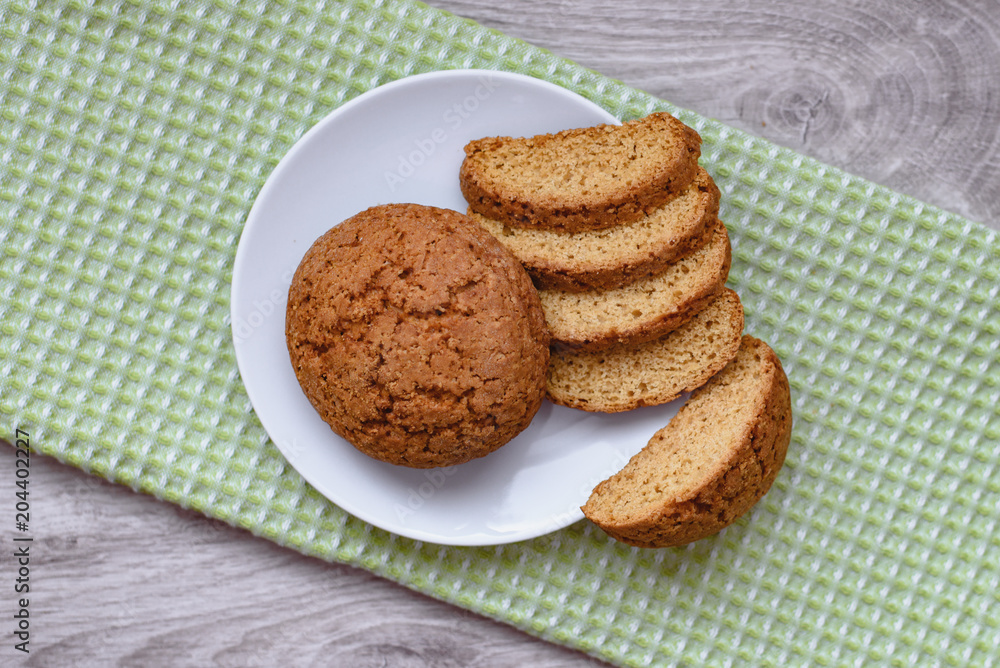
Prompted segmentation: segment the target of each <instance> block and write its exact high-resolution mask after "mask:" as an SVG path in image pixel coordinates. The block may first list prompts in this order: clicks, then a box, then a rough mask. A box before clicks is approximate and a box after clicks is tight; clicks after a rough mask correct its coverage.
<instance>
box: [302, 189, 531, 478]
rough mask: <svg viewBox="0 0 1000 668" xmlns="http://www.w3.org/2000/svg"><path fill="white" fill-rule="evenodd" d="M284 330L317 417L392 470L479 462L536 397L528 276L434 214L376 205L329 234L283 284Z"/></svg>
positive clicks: (452, 217)
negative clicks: (285, 292)
mask: <svg viewBox="0 0 1000 668" xmlns="http://www.w3.org/2000/svg"><path fill="white" fill-rule="evenodd" d="M285 333H286V342H287V344H288V350H289V356H290V359H291V362H292V366H293V368H294V370H295V374H296V377H297V378H298V380H299V384H300V385H301V387H302V390H303V392H304V393H305V395H306V396H307V397H308V399H309V401H310V402H311V403H312V405H313V407H314V408H315V409H316V410H317V411H318V413H319V414H320V416H321V417H322V418H323V420H325V421H326V422H327V423H328V424H329V425H330V426H331V428H332V429H333V430H334V431H335V432H336V433H337V434H339V435H340V436H342V437H343V438H345V439H346V440H347V441H349V442H350V443H351V444H353V445H354V446H355V447H356V448H357V449H359V450H360V451H362V452H364V453H365V454H368V455H369V456H371V457H374V458H375V459H379V460H381V461H385V462H390V463H393V464H400V465H404V466H410V467H415V468H430V467H435V466H450V465H453V464H459V463H462V462H466V461H469V460H471V459H474V458H477V457H482V456H484V455H486V454H488V453H490V452H492V451H494V450H496V449H497V448H499V447H500V446H502V445H503V444H505V443H507V442H508V441H510V440H511V439H512V438H514V437H515V436H516V435H517V434H518V433H520V432H521V431H522V430H523V429H524V428H525V427H527V425H528V424H529V423H530V421H531V419H532V418H533V417H534V415H535V413H536V412H537V411H538V408H539V407H540V405H541V402H542V398H543V397H544V391H545V378H546V370H547V365H548V354H549V353H548V344H549V338H548V330H547V328H546V325H545V320H544V316H543V314H542V310H541V305H540V303H539V300H538V296H537V294H536V292H535V290H534V287H533V286H532V284H531V280H530V278H529V277H528V275H527V273H526V272H525V271H524V269H523V267H522V266H521V264H520V263H519V262H518V261H517V259H516V258H515V257H514V256H513V255H512V254H511V253H510V252H509V251H508V250H507V249H506V248H504V247H503V246H502V245H501V244H500V243H499V242H497V241H496V239H494V238H493V237H492V236H491V235H490V234H489V233H488V232H486V231H485V230H483V229H481V228H480V227H479V226H478V225H476V224H475V223H473V222H472V221H470V220H469V219H468V218H467V217H466V216H464V215H462V214H460V213H458V212H455V211H450V210H447V209H440V208H436V207H428V206H423V205H417V204H389V205H382V206H377V207H372V208H370V209H368V210H366V211H363V212H361V213H359V214H357V215H355V216H353V217H351V218H349V219H348V220H346V221H344V222H343V223H341V224H340V225H337V226H336V227H334V228H332V229H331V230H329V231H328V232H327V233H326V234H324V235H323V236H322V237H320V238H319V239H318V240H317V241H316V242H315V243H314V244H313V246H312V247H311V248H310V249H309V251H308V252H307V253H306V254H305V256H304V258H303V259H302V262H301V263H300V265H299V267H298V269H297V270H296V272H295V275H294V277H293V279H292V285H291V288H290V290H289V299H288V307H287V311H286V319H285Z"/></svg>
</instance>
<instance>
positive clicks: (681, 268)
mask: <svg viewBox="0 0 1000 668" xmlns="http://www.w3.org/2000/svg"><path fill="white" fill-rule="evenodd" d="M706 239H707V240H706V242H705V243H703V244H702V245H701V246H700V247H699V248H697V249H696V250H694V251H692V252H690V253H688V254H687V255H685V256H684V257H681V258H679V259H677V260H675V261H674V262H672V263H670V264H669V265H667V267H666V268H665V269H664V270H663V271H661V272H660V273H659V274H656V275H654V276H650V277H648V278H644V279H641V280H639V281H635V282H633V283H629V284H628V285H624V286H622V287H620V288H615V289H613V290H588V291H586V292H570V291H567V290H539V292H538V296H539V298H540V299H541V300H542V310H543V311H544V312H545V321H546V323H547V324H548V326H549V331H550V332H551V334H552V340H553V342H554V343H556V344H557V345H561V346H565V347H568V348H573V349H577V350H602V349H605V348H608V347H610V346H612V345H614V344H620V343H640V342H642V341H649V340H651V339H655V338H658V337H660V336H663V335H664V334H666V333H668V332H670V331H673V330H674V329H677V328H678V327H680V326H681V325H682V324H684V323H685V322H687V321H688V320H690V319H691V317H693V316H694V314H695V313H697V312H698V311H700V310H701V309H703V308H705V306H707V305H708V303H709V302H710V301H711V300H712V299H713V298H714V297H715V295H716V294H717V293H718V292H719V291H720V290H722V287H723V285H725V283H726V279H727V278H728V276H729V267H730V264H731V262H732V249H731V247H730V245H729V235H728V233H727V232H726V227H725V225H723V224H722V222H721V221H719V220H718V219H716V220H714V221H713V222H712V223H711V225H710V226H709V229H708V230H707V231H706Z"/></svg>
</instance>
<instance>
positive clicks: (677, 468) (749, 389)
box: [583, 336, 792, 547]
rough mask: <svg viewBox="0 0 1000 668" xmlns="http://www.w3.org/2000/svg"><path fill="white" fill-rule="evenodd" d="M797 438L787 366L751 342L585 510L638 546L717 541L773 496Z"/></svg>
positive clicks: (599, 489) (746, 340) (620, 537)
mask: <svg viewBox="0 0 1000 668" xmlns="http://www.w3.org/2000/svg"><path fill="white" fill-rule="evenodd" d="M791 435H792V404H791V396H790V393H789V387H788V378H787V377H786V376H785V372H784V370H783V369H782V367H781V362H780V361H779V359H778V356H777V355H775V353H774V351H773V350H771V348H770V346H768V345H767V344H766V343H764V342H763V341H761V340H759V339H755V338H753V337H752V336H744V337H743V341H742V343H741V344H740V349H739V352H737V354H736V358H735V359H734V360H733V361H731V362H730V363H729V364H728V365H727V366H726V367H725V368H724V369H723V370H722V371H720V372H719V373H718V374H717V375H716V376H715V377H714V378H712V380H710V381H709V382H708V384H706V385H704V386H703V387H701V388H700V389H698V390H696V391H695V392H694V393H693V394H692V395H691V398H690V399H688V401H687V403H685V404H684V406H683V407H682V408H681V409H680V411H679V412H678V413H677V415H675V416H674V418H673V419H672V420H671V421H670V423H669V424H668V425H667V426H666V427H664V428H663V429H661V430H660V431H658V432H656V434H654V435H653V437H652V438H651V439H650V440H649V443H648V444H647V445H646V447H645V448H643V449H642V450H641V451H640V452H639V453H638V454H636V455H635V456H634V457H632V459H631V460H629V462H628V464H626V465H625V467H624V468H623V469H622V470H621V471H619V472H618V473H616V474H614V475H613V476H611V477H610V478H608V479H607V480H605V481H603V482H601V483H600V484H598V485H597V487H595V488H594V491H593V493H592V494H591V496H590V499H588V501H587V503H586V505H584V506H583V512H584V514H585V515H586V516H587V517H588V518H589V519H590V520H591V521H592V522H594V523H595V524H597V525H598V526H599V527H601V528H602V529H603V530H604V531H605V532H606V533H607V534H608V535H610V536H611V537H613V538H616V539H617V540H620V541H623V542H625V543H629V544H630V545H635V546H638V547H670V546H674V545H684V544H685V543H690V542H692V541H694V540H698V539H699V538H704V537H706V536H710V535H712V534H714V533H716V532H718V531H721V530H722V529H723V528H725V527H726V526H728V525H729V524H731V523H732V522H734V521H735V520H736V519H737V518H738V517H740V516H741V515H743V514H744V513H746V512H747V511H748V510H750V508H752V507H753V505H754V504H755V503H757V501H759V500H760V499H761V497H763V496H764V494H766V493H767V491H768V490H769V489H770V488H771V484H772V483H773V482H774V479H775V477H776V476H777V475H778V471H779V470H780V469H781V466H782V464H783V463H784V461H785V454H786V452H787V450H788V444H789V441H790V440H791Z"/></svg>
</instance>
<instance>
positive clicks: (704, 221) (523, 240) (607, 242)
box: [469, 167, 719, 291]
mask: <svg viewBox="0 0 1000 668" xmlns="http://www.w3.org/2000/svg"><path fill="white" fill-rule="evenodd" d="M718 213H719V189H718V187H717V186H716V185H715V182H714V181H713V180H712V177H711V176H710V175H709V174H708V172H706V171H705V170H704V169H702V168H700V167H699V168H698V172H697V175H696V176H695V178H694V180H693V181H692V182H691V184H690V185H689V186H688V187H687V189H686V190H685V191H684V192H682V193H681V194H679V195H678V196H676V197H674V198H673V199H671V200H670V201H669V202H667V203H666V204H664V205H663V206H661V207H659V208H657V209H655V210H654V211H652V212H651V213H650V214H649V215H647V216H643V217H642V218H640V219H639V220H637V221H635V222H633V223H625V224H623V225H616V226H614V227H609V228H607V229H603V230H588V231H584V232H576V233H567V232H556V231H552V230H546V229H529V228H524V227H511V226H509V225H504V224H503V223H501V222H499V221H496V220H490V219H488V218H484V217H483V216H480V215H479V214H477V213H475V212H474V211H473V210H472V208H471V207H470V208H469V216H470V217H471V218H473V219H474V220H476V221H477V222H478V223H479V224H480V225H482V226H483V227H485V228H486V229H487V230H488V231H489V232H490V234H492V235H493V236H494V237H496V238H497V239H498V240H500V242H501V243H502V244H503V245H505V246H506V247H507V248H509V249H510V250H511V252H513V253H514V255H516V256H517V258H518V259H519V260H521V263H522V264H523V265H524V267H525V269H527V270H528V273H529V274H531V277H532V279H534V281H535V285H537V286H538V287H539V288H542V289H556V290H574V291H580V290H588V289H598V290H610V289H613V288H617V287H621V286H623V285H625V284H627V283H631V282H632V281H636V280H639V279H641V278H645V277H647V276H651V275H653V274H656V273H659V272H660V271H662V270H663V269H664V268H665V267H666V266H667V264H669V263H670V262H671V261H673V260H675V259H676V258H678V257H680V256H682V255H684V254H685V253H688V252H690V251H691V250H693V249H694V248H695V246H696V245H697V244H698V242H700V241H701V240H702V238H703V232H704V231H705V228H706V225H708V224H709V222H710V221H712V220H714V219H715V218H716V217H718Z"/></svg>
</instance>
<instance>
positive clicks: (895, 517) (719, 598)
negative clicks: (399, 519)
mask: <svg viewBox="0 0 1000 668" xmlns="http://www.w3.org/2000/svg"><path fill="white" fill-rule="evenodd" d="M446 68H489V69H501V70H510V71H515V72H521V73H526V74H530V75H533V76H535V77H539V78H542V79H546V80H549V81H552V82H555V83H558V84H560V85H562V86H564V87H566V88H569V89H571V90H574V91H576V92H578V93H580V94H582V95H584V96H586V97H587V98H589V99H591V100H593V101H595V102H597V103H598V104H600V105H601V106H603V107H605V108H606V109H608V110H609V111H611V112H612V113H614V114H615V115H617V116H618V117H620V118H622V119H626V118H630V117H636V116H641V115H645V114H647V113H650V112H653V111H656V110H668V111H671V112H672V113H675V114H677V115H678V116H679V117H680V118H681V119H682V120H684V121H685V122H687V123H688V124H690V125H692V126H693V127H694V128H695V129H697V130H698V131H699V132H700V133H701V134H702V137H703V138H704V141H705V144H704V153H703V159H702V163H703V164H704V165H705V166H706V168H707V169H708V170H709V171H710V172H711V173H712V175H713V176H714V177H715V178H716V180H717V182H718V184H719V186H720V188H721V190H722V211H721V215H722V218H723V220H724V221H725V222H726V223H727V225H728V227H729V230H730V233H731V237H732V243H733V248H734V262H733V268H732V273H731V278H730V283H729V284H730V286H731V287H733V288H734V289H735V290H736V291H737V292H738V293H739V294H740V296H741V297H742V299H743V301H744V305H745V308H746V312H747V328H746V331H747V332H748V333H751V334H754V335H755V336H757V337H759V338H762V339H764V340H766V341H768V342H769V343H770V344H771V345H772V347H774V349H775V350H776V351H777V352H778V354H779V356H780V357H781V359H782V360H783V362H784V364H785V368H786V371H787V372H788V376H789V378H790V380H791V385H792V393H793V405H794V411H795V419H796V423H795V430H794V434H793V438H792V443H791V446H790V448H789V455H788V460H787V463H786V466H785V468H784V469H783V470H782V471H781V473H780V475H779V476H778V480H777V482H776V484H775V486H774V488H773V489H772V491H771V492H770V493H769V494H768V495H767V496H766V497H765V499H764V500H763V501H762V502H761V503H760V504H758V506H757V507H756V508H755V509H754V510H753V512H752V513H750V515H749V516H748V517H744V518H743V519H741V520H740V521H739V522H737V523H736V524H735V525H734V526H732V527H730V528H729V529H727V530H725V531H724V532H723V533H722V534H720V535H718V536H716V537H713V538H710V539H707V540H704V541H700V542H698V543H695V544H693V545H690V546H688V547H686V548H682V549H670V550H659V551H643V550H639V549H633V548H629V547H627V546H624V545H621V544H618V543H615V542H612V541H610V540H608V539H607V538H606V537H605V536H604V535H603V534H602V533H601V532H600V531H598V530H596V529H595V528H593V527H592V526H591V525H590V524H588V523H586V522H578V523H576V524H574V525H572V526H570V527H568V528H566V529H564V530H561V531H558V532H556V533H553V534H550V535H547V536H544V537H541V538H538V539H535V540H531V541H526V542H522V543H515V544H510V545H503V546H499V547H489V548H483V547H477V548H455V547H442V546H438V545H433V544H427V543H420V542H416V541H413V540H409V539H404V538H400V537H397V536H394V535H390V534H388V533H386V532H384V531H381V530H378V529H375V528H372V527H371V526H369V525H367V524H365V523H363V522H361V521H360V520H357V519H355V518H352V517H351V516H349V515H347V514H346V513H345V512H343V511H342V510H340V509H339V508H337V507H336V506H334V505H333V504H331V503H329V502H327V501H326V500H325V499H324V498H322V497H321V496H319V495H318V494H317V493H316V492H315V491H313V490H312V489H311V488H310V487H309V486H308V485H306V484H305V483H304V482H303V480H302V478H301V477H300V476H299V475H298V474H297V473H296V472H295V471H294V470H293V469H292V468H291V467H290V466H289V465H288V464H287V462H286V461H285V460H284V458H283V457H282V456H281V455H280V453H279V452H278V450H277V449H276V448H275V447H274V445H273V444H272V443H271V442H270V441H269V440H268V437H267V435H266V434H265V432H264V430H263V429H262V427H261V426H260V424H259V422H258V421H257V420H256V418H255V416H254V413H253V411H252V409H251V407H250V404H249V401H248V399H247V397H246V394H245V391H244V389H243V386H242V384H241V382H240V377H239V374H238V372H237V368H236V362H235V359H234V354H233V342H232V336H231V332H230V326H229V322H228V312H229V285H230V278H231V274H232V265H233V258H234V255H235V250H236V244H237V241H238V238H239V235H240V232H241V229H242V226H243V223H244V221H245V219H246V217H247V214H248V211H249V209H250V206H251V204H252V203H253V201H254V198H255V196H256V194H257V192H258V191H259V189H260V188H261V186H262V184H263V183H264V180H265V179H266V178H267V176H268V174H269V173H270V172H271V170H272V169H273V168H274V167H275V165H276V164H277V162H278V160H279V159H280V158H281V157H282V156H283V155H284V154H285V153H286V152H287V151H288V149H289V148H290V147H291V146H292V144H293V143H294V142H295V141H296V139H297V138H299V137H300V136H301V135H302V134H303V133H304V132H305V131H306V130H307V129H308V128H310V127H311V126H312V125H313V124H315V123H316V122H317V121H319V120H320V119H321V118H322V117H324V116H325V115H326V114H328V113H329V112H330V111H331V110H332V109H334V108H336V107H337V106H338V105H340V104H341V103H343V102H345V101H347V100H349V99H351V98H353V97H355V96H357V95H359V94H360V93H362V92H364V91H367V90H370V89H371V88H373V87H375V86H377V85H379V84H382V83H385V82H388V81H391V80H394V79H398V78H400V77H404V76H407V75H410V74H414V73H418V72H426V71H431V70H437V69H446ZM0 69H2V79H0V115H2V119H0V151H2V155H0V249H2V258H0V330H2V337H0V376H2V378H3V381H2V383H3V391H2V396H0V436H2V437H5V438H7V439H8V440H13V439H14V436H15V430H16V429H23V430H27V431H29V432H30V434H31V435H32V445H33V447H34V448H35V449H36V450H38V451H40V452H43V453H47V454H51V455H53V456H55V457H57V458H58V459H60V460H62V461H64V462H68V463H70V464H72V465H74V466H78V467H80V468H82V469H84V470H86V471H90V472H92V473H95V474H98V475H100V476H103V477H106V478H108V479H110V480H114V481H117V482H120V483H123V484H126V485H130V486H132V487H133V488H135V489H138V490H141V491H143V492H146V493H149V494H153V495H155V496H157V497H160V498H162V499H166V500H168V501H171V502H174V503H177V504H180V505H183V506H185V507H191V508H196V509H198V510H200V511H202V512H204V513H205V514H207V515H210V516H212V517H216V518H221V519H223V520H225V521H227V522H231V523H232V524H234V525H237V526H240V527H244V528H246V529H248V530H250V531H252V532H254V533H255V534H258V535H261V536H264V537H266V538H268V539H271V540H274V541H276V542H279V543H281V544H283V545H287V546H290V547H292V548H294V549H296V550H300V551H302V552H304V553H306V554H311V555H317V556H319V557H322V558H324V559H328V560H331V561H338V562H345V563H349V564H354V565H357V566H360V567H362V568H365V569H368V570H370V571H373V572H375V573H378V574H379V575H382V576H384V577H387V578H391V579H393V580H395V581H398V582H401V583H404V584H405V585H407V586H409V587H412V588H414V589H416V590H419V591H422V592H425V593H427V594H430V595H431V596H434V597H437V598H440V599H443V600H446V601H450V602H452V603H455V604H457V605H460V606H464V607H466V608H469V609H472V610H475V611H478V612H480V613H484V614H486V615H489V616H491V617H494V618H496V619H499V620H503V621H506V622H509V623H511V624H513V625H515V626H517V627H519V628H522V629H525V630H527V631H528V632H530V633H533V634H536V635H538V636H541V637H543V638H547V639H549V640H552V641H555V642H559V643H564V644H566V645H570V646H573V647H576V648H579V649H582V650H584V651H586V652H589V653H592V654H594V655H597V656H600V657H602V658H604V659H606V660H608V661H611V662H615V663H619V664H623V665H672V664H684V665H732V664H737V665H751V664H755V663H763V664H767V665H788V664H808V665H817V664H818V665H829V664H852V665H854V664H880V665H983V664H984V663H987V662H988V661H990V660H992V657H996V656H997V655H998V654H1000V622H998V618H997V615H996V610H997V609H998V607H1000V605H998V604H1000V600H998V592H1000V556H998V555H1000V538H998V526H997V523H998V520H1000V473H998V462H1000V456H998V452H997V444H998V442H1000V420H998V409H997V405H998V403H1000V380H998V375H1000V366H998V358H1000V352H998V349H1000V344H998V342H1000V312H998V308H997V303H998V290H1000V270H998V265H1000V262H998V260H1000V240H998V235H997V234H995V233H994V232H991V231H988V230H987V229H985V228H984V227H982V226H980V225H977V224H974V223H970V222H968V221H965V220H962V219H961V218H958V217H956V216H954V215H951V214H948V213H945V212H942V211H940V210H937V209H934V208H932V207H929V206H926V205H924V204H921V203H919V202H916V201H913V200H912V199H909V198H907V197H903V196H900V195H898V194H896V193H893V192H891V191H889V190H887V189H885V188H882V187H878V186H875V185H872V184H870V183H868V182H866V181H864V180H862V179H859V178H857V177H854V176H851V175H848V174H845V173H843V172H840V171H838V170H836V169H832V168H830V167H827V166H824V165H822V164H819V163H817V162H816V161H814V160H810V159H809V158H806V157H803V156H801V155H797V154H795V153H794V152H792V151H790V150H786V149H782V148H778V147H776V146H773V145H771V144H769V143H768V142H766V141H763V140H761V139H758V138H755V137H751V136H748V135H746V134H744V133H741V132H739V131H736V130H734V129H732V128H729V127H726V126H724V125H721V124H719V123H717V122H714V121H712V120H709V119H706V118H702V117H700V116H698V115H696V114H693V113H690V112H687V111H684V110H680V109H676V108H674V107H673V106H671V105H670V104H668V103H667V102H664V101H662V100H658V99H656V98H653V97H651V96H649V95H647V94H644V93H642V92H640V91H637V90H634V89H631V88H629V87H626V86H624V85H623V84H621V83H619V82H616V81H613V80H610V79H608V78H606V77H604V76H601V75H599V74H597V73H594V72H592V71H588V70H586V69H584V68H582V67H580V66H578V65H575V64H574V63H572V62H568V61H566V60H563V59H560V58H558V57H556V56H554V55H552V54H550V53H548V52H545V51H543V50H541V49H538V48H534V47H532V46H530V45H527V44H524V43H522V42H519V41H517V40H514V39H511V38H508V37H505V36H504V35H502V34H499V33H497V32H495V31H491V30H488V29H485V28H483V27H481V26H478V25H476V24H473V23H471V22H468V21H465V20H462V19H459V18H456V17H454V16H452V15H449V14H446V13H444V12H441V11H437V10H433V9H430V8H428V7H426V6H424V5H422V4H420V3H416V2H410V1H406V0H393V1H389V0H387V1H384V2H363V1H360V0H356V1H348V2H315V3H314V2H304V1H303V2H293V1H290V2H251V3H240V4H238V5H236V6H230V5H229V4H227V3H222V2H196V1H188V0H174V1H173V2H169V3H163V4H154V3H150V2H144V1H140V0H121V1H118V2H87V1H86V0H79V1H67V2H42V1H37V2H17V1H14V2H4V3H3V4H2V5H0ZM473 565H474V567H472V566H473Z"/></svg>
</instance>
